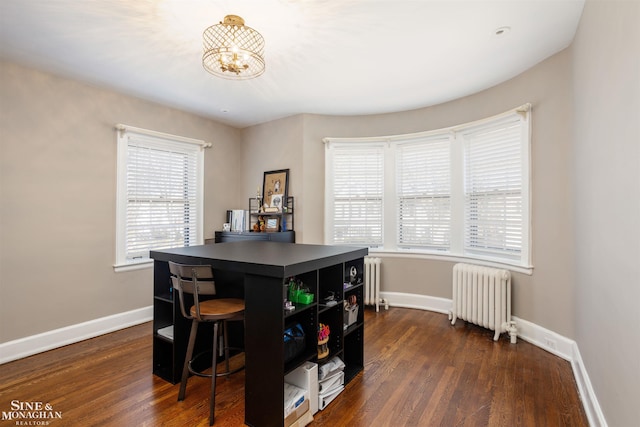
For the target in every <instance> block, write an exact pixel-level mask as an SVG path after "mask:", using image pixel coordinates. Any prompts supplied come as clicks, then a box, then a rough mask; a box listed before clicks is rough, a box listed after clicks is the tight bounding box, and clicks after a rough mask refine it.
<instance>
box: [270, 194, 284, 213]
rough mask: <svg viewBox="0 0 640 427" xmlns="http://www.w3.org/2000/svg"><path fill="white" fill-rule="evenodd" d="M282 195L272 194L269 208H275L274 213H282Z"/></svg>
mask: <svg viewBox="0 0 640 427" xmlns="http://www.w3.org/2000/svg"><path fill="white" fill-rule="evenodd" d="M282 206H283V205H282V194H273V195H272V196H271V207H272V208H277V209H278V210H277V211H276V212H282Z"/></svg>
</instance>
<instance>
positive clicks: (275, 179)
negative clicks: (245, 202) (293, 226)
mask: <svg viewBox="0 0 640 427" xmlns="http://www.w3.org/2000/svg"><path fill="white" fill-rule="evenodd" d="M287 194H289V169H281V170H276V171H270V172H265V173H264V183H263V185H262V201H263V203H264V206H266V207H272V206H273V205H272V204H271V197H272V196H273V195H281V196H282V201H284V200H287ZM282 201H281V203H280V206H282ZM276 212H277V211H276Z"/></svg>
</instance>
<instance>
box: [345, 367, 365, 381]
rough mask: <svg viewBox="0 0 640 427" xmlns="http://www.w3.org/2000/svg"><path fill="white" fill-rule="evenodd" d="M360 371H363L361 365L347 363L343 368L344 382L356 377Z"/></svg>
mask: <svg viewBox="0 0 640 427" xmlns="http://www.w3.org/2000/svg"><path fill="white" fill-rule="evenodd" d="M360 372H364V367H363V366H354V365H353V364H349V365H347V366H345V368H344V383H345V385H346V384H348V383H349V382H350V381H351V380H352V379H353V378H355V377H356V375H358V374H359V373H360Z"/></svg>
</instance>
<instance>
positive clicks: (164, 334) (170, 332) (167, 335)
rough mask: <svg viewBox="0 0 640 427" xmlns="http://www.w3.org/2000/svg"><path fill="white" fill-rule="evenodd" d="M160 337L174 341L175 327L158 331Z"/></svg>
mask: <svg viewBox="0 0 640 427" xmlns="http://www.w3.org/2000/svg"><path fill="white" fill-rule="evenodd" d="M158 335H160V336H161V337H165V338H167V339H170V340H171V341H173V325H169V326H167V327H166V328H161V329H158Z"/></svg>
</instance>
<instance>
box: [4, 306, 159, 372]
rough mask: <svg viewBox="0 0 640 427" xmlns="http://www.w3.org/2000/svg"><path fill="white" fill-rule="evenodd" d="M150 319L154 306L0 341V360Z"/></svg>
mask: <svg viewBox="0 0 640 427" xmlns="http://www.w3.org/2000/svg"><path fill="white" fill-rule="evenodd" d="M152 319H153V306H148V307H143V308H139V309H136V310H131V311H127V312H124V313H118V314H114V315H112V316H107V317H101V318H99V319H94V320H90V321H88V322H83V323H79V324H77V325H71V326H66V327H64V328H60V329H54V330H52V331H48V332H43V333H41V334H37V335H31V336H29V337H25V338H20V339H17V340H14V341H8V342H5V343H2V344H0V364H3V363H7V362H11V361H12V360H17V359H22V358H23V357H27V356H31V355H33V354H37V353H42V352H44V351H47V350H52V349H54V348H58V347H62V346H65V345H68V344H73V343H76V342H80V341H84V340H86V339H89V338H93V337H97V336H99V335H103V334H107V333H109V332H113V331H117V330H120V329H124V328H128V327H129V326H134V325H139V324H140V323H144V322H148V321H150V320H152Z"/></svg>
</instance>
